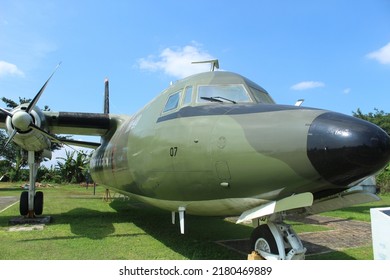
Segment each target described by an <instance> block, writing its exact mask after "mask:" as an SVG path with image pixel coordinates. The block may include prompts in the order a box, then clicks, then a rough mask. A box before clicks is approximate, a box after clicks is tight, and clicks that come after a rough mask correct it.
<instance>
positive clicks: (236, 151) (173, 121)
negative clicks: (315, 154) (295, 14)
mask: <svg viewBox="0 0 390 280" xmlns="http://www.w3.org/2000/svg"><path fill="white" fill-rule="evenodd" d="M210 77H211V78H210ZM224 83H226V84H229V85H230V84H243V85H245V87H256V88H258V89H259V90H263V89H262V88H260V87H259V86H257V85H254V84H252V82H250V81H248V80H246V79H245V78H243V77H241V76H238V75H235V74H231V73H224V74H223V75H221V74H217V75H205V76H204V77H203V76H201V77H200V78H198V79H196V80H195V81H194V79H185V80H183V81H181V82H178V83H176V84H174V85H173V86H171V87H170V88H169V89H167V90H166V91H164V92H163V93H162V94H160V95H159V96H158V97H157V98H156V99H154V100H153V101H152V102H150V103H149V104H148V105H147V106H146V107H145V108H143V109H142V110H141V111H140V112H138V113H137V114H135V115H134V116H132V117H131V118H125V117H119V116H118V117H116V118H114V119H113V120H112V122H115V126H116V127H117V129H116V131H115V133H113V134H112V135H109V136H107V137H106V138H103V142H102V146H101V147H100V148H99V149H98V150H96V152H95V153H94V155H93V158H92V160H91V173H92V176H93V178H94V180H95V181H96V182H97V183H99V184H102V185H105V186H107V187H110V188H113V189H115V190H117V191H119V192H122V193H124V194H127V195H130V196H133V197H135V198H137V199H139V200H141V201H144V202H147V203H150V204H153V205H155V206H158V207H160V208H164V209H167V210H171V211H175V210H177V208H178V207H180V206H184V207H186V209H187V212H188V213H190V214H191V213H192V214H199V215H230V214H239V213H241V212H242V211H245V210H247V209H250V208H252V207H254V206H257V205H260V204H263V203H265V202H267V201H269V200H277V199H279V198H283V197H286V196H288V195H292V194H295V193H302V192H311V193H314V194H315V193H320V192H321V191H323V190H329V189H339V188H340V186H336V185H334V184H332V183H330V182H329V181H327V180H325V179H324V178H323V177H322V176H321V175H320V174H319V173H318V172H317V170H316V169H315V168H314V167H313V165H312V162H311V161H310V159H309V158H308V153H307V151H308V145H307V143H308V137H310V133H309V129H310V127H311V125H312V123H313V120H315V119H316V118H317V117H319V116H320V115H323V114H326V113H327V112H328V111H324V110H318V109H310V108H301V107H296V106H282V105H276V104H274V103H273V102H272V99H270V97H268V98H269V100H270V101H269V102H268V103H263V102H243V103H239V102H238V103H232V102H223V103H222V102H219V101H218V102H197V100H199V99H197V90H196V89H197V88H199V87H198V86H199V85H203V84H219V85H221V84H224ZM187 87H192V88H193V89H194V90H193V96H192V97H191V102H190V103H189V104H187V105H186V106H183V105H182V104H183V103H184V98H185V97H183V96H180V99H179V101H178V105H177V107H176V108H175V109H173V110H168V111H167V112H164V106H165V108H167V99H168V98H169V97H170V96H173V94H172V93H175V92H177V91H179V92H181V93H182V92H185V89H186V88H187ZM248 91H249V90H248ZM251 99H252V100H253V99H254V98H253V96H252V98H251ZM214 101H215V100H214ZM168 102H169V101H168ZM324 149H325V150H326V147H325V148H324ZM343 187H346V186H343Z"/></svg>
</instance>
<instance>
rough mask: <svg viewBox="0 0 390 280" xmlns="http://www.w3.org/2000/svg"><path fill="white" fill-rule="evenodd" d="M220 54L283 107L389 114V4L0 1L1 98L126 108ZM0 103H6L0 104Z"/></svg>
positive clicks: (341, 0)
mask: <svg viewBox="0 0 390 280" xmlns="http://www.w3.org/2000/svg"><path fill="white" fill-rule="evenodd" d="M208 59H218V60H219V64H220V67H221V71H231V72H236V73H239V74H241V75H243V76H245V77H247V78H249V79H250V80H252V81H254V82H256V83H257V84H259V85H260V86H262V87H263V88H265V89H266V90H267V91H268V92H269V93H270V94H271V96H272V97H273V99H274V100H275V101H276V102H277V103H280V104H294V103H295V101H296V100H298V99H302V98H303V99H305V102H304V104H303V105H304V106H308V107H315V108H323V109H328V110H332V111H337V112H341V113H345V114H349V115H350V114H352V112H354V111H356V110H357V109H358V108H360V109H361V111H362V112H363V113H369V112H373V111H374V110H375V109H379V110H383V111H385V112H390V102H389V101H390V98H389V94H390V1H387V0H355V1H352V0H350V1H347V0H318V1H310V0H295V1H288V0H274V1H268V0H267V1H266V0H240V1H235V0H231V1H222V0H214V1H210V0H186V1H182V0H164V1H163V0H127V1H124V0H116V1H73V0H66V1H62V0H61V1H53V0H50V1H46V0H37V1H28V0H2V1H1V2H0V97H3V96H4V97H7V98H11V99H13V100H18V98H19V97H26V98H27V97H29V98H33V97H34V95H35V94H36V93H37V92H38V90H39V89H40V88H41V86H42V85H43V83H44V82H45V81H46V79H47V78H48V77H49V75H50V74H51V73H52V71H53V70H54V69H55V67H56V65H57V64H58V63H59V62H62V63H61V66H60V67H59V69H58V70H57V72H56V73H55V75H54V77H53V78H52V80H51V81H50V83H49V85H48V86H47V88H46V90H45V92H44V94H43V95H42V97H41V99H40V100H39V102H38V106H40V107H43V106H45V105H48V106H49V107H50V109H51V110H52V111H70V112H77V111H78V112H102V111H103V93H104V80H105V78H108V79H109V80H110V106H111V108H110V109H111V112H112V113H116V114H134V113H135V112H137V111H138V110H139V109H141V108H142V107H143V106H144V105H145V104H146V103H147V102H149V101H150V100H151V99H152V98H154V97H155V96H156V95H158V94H159V93H160V92H161V91H163V90H164V89H165V88H166V87H168V86H169V83H170V82H172V81H176V80H178V79H181V78H183V77H186V76H188V75H191V74H195V73H198V72H202V71H208V70H209V68H210V67H209V65H193V64H191V62H192V61H199V60H208ZM0 106H4V104H0Z"/></svg>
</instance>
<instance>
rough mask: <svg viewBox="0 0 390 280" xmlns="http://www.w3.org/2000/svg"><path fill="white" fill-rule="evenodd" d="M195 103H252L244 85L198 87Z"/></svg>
mask: <svg viewBox="0 0 390 280" xmlns="http://www.w3.org/2000/svg"><path fill="white" fill-rule="evenodd" d="M197 102H198V103H205V102H221V103H222V102H226V103H240V102H252V100H251V99H250V97H249V94H248V93H247V91H246V90H245V87H244V85H241V84H238V85H207V86H198V97H197Z"/></svg>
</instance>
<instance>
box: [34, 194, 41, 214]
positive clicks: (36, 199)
mask: <svg viewBox="0 0 390 280" xmlns="http://www.w3.org/2000/svg"><path fill="white" fill-rule="evenodd" d="M42 212H43V192H36V193H35V196H34V213H35V215H42Z"/></svg>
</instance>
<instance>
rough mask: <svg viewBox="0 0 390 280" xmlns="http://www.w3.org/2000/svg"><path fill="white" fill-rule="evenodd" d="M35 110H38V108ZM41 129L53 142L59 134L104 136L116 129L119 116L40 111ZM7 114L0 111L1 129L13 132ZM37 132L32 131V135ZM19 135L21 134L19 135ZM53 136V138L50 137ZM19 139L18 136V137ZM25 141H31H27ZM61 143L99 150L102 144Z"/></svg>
mask: <svg viewBox="0 0 390 280" xmlns="http://www.w3.org/2000/svg"><path fill="white" fill-rule="evenodd" d="M34 110H36V111H37V110H38V109H37V108H36V109H34ZM39 112H40V113H39V114H38V115H39V118H40V120H39V122H40V123H41V125H40V128H41V129H42V130H44V131H45V132H46V133H47V134H46V136H47V138H51V141H56V138H55V137H56V136H55V135H58V134H63V135H88V136H104V135H107V134H109V131H110V129H113V128H116V127H117V124H118V120H119V119H120V118H119V117H118V116H115V115H110V114H103V113H81V112H51V111H40V110H39ZM7 116H8V115H7V113H6V112H3V111H0V128H3V129H6V130H8V134H9V133H10V130H11V131H12V127H10V121H9V122H8V123H7ZM34 132H35V131H34V130H32V133H34ZM17 134H19V133H17ZM50 135H52V137H50ZM20 136H23V137H27V136H28V132H27V133H26V132H24V135H20ZM16 137H17V136H16ZM25 141H29V140H27V138H26V140H25ZM61 142H63V143H65V144H68V145H75V146H81V147H87V148H97V147H98V146H100V143H95V142H88V141H78V140H63V139H61Z"/></svg>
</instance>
